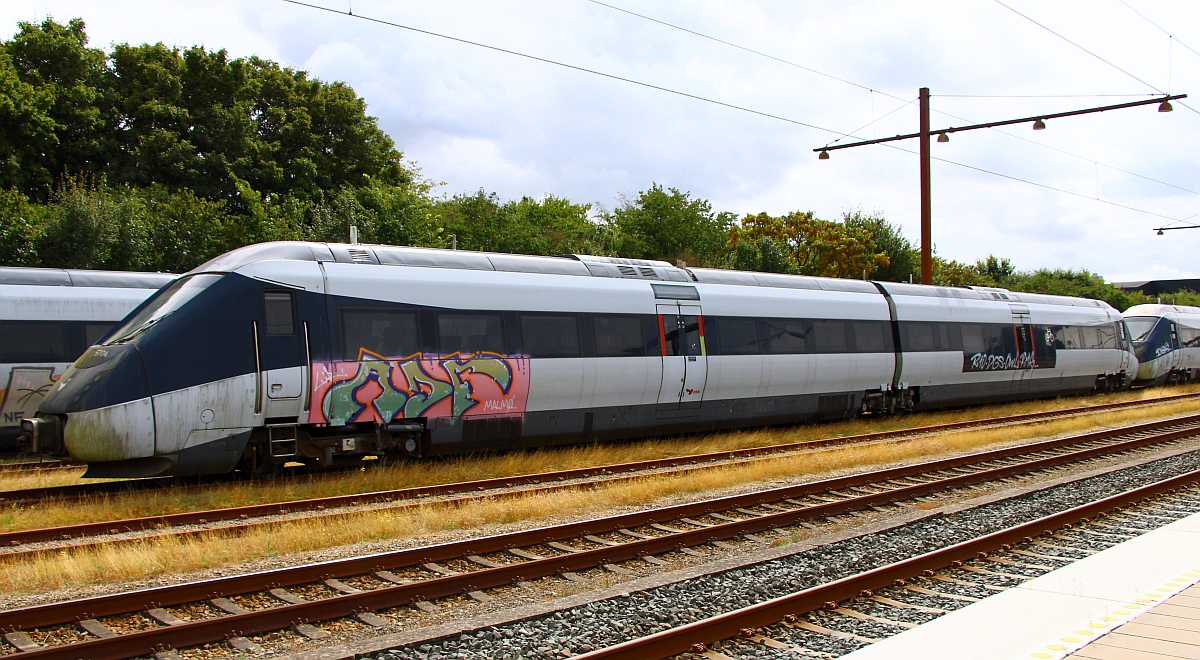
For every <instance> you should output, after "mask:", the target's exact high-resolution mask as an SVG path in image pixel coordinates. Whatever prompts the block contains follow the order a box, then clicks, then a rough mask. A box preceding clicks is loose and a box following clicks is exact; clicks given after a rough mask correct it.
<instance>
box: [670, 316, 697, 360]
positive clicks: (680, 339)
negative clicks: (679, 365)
mask: <svg viewBox="0 0 1200 660" xmlns="http://www.w3.org/2000/svg"><path fill="white" fill-rule="evenodd" d="M661 318H662V324H663V325H662V330H663V339H664V340H666V342H667V343H666V350H665V351H664V352H663V354H664V355H700V353H701V351H700V317H699V316H683V315H676V314H663V315H662V317H661Z"/></svg>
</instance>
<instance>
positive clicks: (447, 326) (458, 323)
mask: <svg viewBox="0 0 1200 660" xmlns="http://www.w3.org/2000/svg"><path fill="white" fill-rule="evenodd" d="M576 341H578V340H576ZM438 347H439V350H441V352H442V355H451V354H453V353H458V354H460V355H470V354H472V353H479V352H481V351H484V352H488V353H497V354H502V353H504V330H503V326H502V324H501V322H500V315H499V314H492V313H486V312H484V313H481V312H439V313H438ZM525 350H526V351H528V350H529V347H528V346H527V347H526V348H525Z"/></svg>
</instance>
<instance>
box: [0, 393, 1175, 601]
mask: <svg viewBox="0 0 1200 660" xmlns="http://www.w3.org/2000/svg"><path fill="white" fill-rule="evenodd" d="M1195 409H1196V404H1195V403H1193V402H1184V403H1175V404H1164V405H1163V406H1156V407H1154V409H1153V410H1146V409H1136V410H1125V411H1116V412H1111V413H1106V414H1104V415H1103V421H1104V423H1105V424H1128V423H1133V422H1136V421H1140V420H1143V419H1147V418H1148V417H1166V416H1172V415H1180V414H1188V413H1192V412H1194V411H1195ZM1098 421H1100V420H1099V419H1097V418H1094V417H1093V418H1072V419H1063V420H1055V421H1048V422H1042V423H1035V424H1025V425H1020V426H1010V427H1004V428H998V429H987V430H974V431H960V432H954V433H946V434H939V435H936V436H930V437H924V438H919V439H914V440H910V441H905V442H895V441H883V442H877V443H871V444H863V445H851V446H846V447H833V448H827V449H821V450H813V451H808V452H803V453H796V454H791V455H786V456H778V457H772V458H767V459H760V460H754V461H748V462H743V463H737V464H730V465H724V466H718V467H713V468H710V469H705V470H699V471H695V472H690V473H687V474H671V473H664V474H661V475H654V476H647V477H644V478H641V479H636V480H632V481H623V482H620V483H614V484H611V485H607V486H601V487H598V488H595V489H579V490H574V489H572V490H563V491H557V492H553V493H535V494H528V495H519V496H511V497H496V498H489V499H479V500H473V501H468V502H464V503H449V502H436V501H434V502H429V503H427V504H425V505H423V506H420V507H414V508H403V509H393V510H387V509H383V510H372V511H364V512H361V513H356V514H353V515H348V516H341V517H335V518H323V519H322V518H315V519H300V520H296V521H287V522H281V523H280V524H278V525H273V526H271V527H269V528H260V529H256V530H252V531H250V532H248V533H246V534H244V535H232V534H229V533H222V532H220V531H214V532H212V533H211V534H208V535H204V536H201V537H194V538H190V539H179V538H172V537H165V538H158V539H153V540H149V541H146V542H144V543H140V544H133V545H122V546H119V547H107V548H105V547H101V548H96V549H91V550H83V551H79V552H65V551H64V552H61V553H59V554H56V555H48V556H43V557H40V558H37V559H34V560H32V561H26V562H3V561H0V568H2V570H0V591H3V592H6V593H12V594H18V593H30V592H35V591H41V590H48V589H58V588H62V587H65V586H69V585H83V584H97V583H108V582H122V581H127V580H135V579H144V578H147V577H152V576H156V575H162V574H170V573H180V572H187V571H195V570H202V569H209V568H216V567H221V566H228V565H233V564H238V563H241V562H245V561H250V560H254V559H258V558H263V557H271V556H276V555H281V554H291V553H299V552H306V551H311V550H319V549H324V548H329V547H335V546H342V545H347V544H353V543H360V542H365V541H377V540H383V539H400V538H407V539H415V538H420V537H421V536H423V535H428V534H433V533H437V532H444V531H448V530H460V529H474V528H481V527H485V526H489V525H498V524H508V523H533V522H543V521H548V520H551V519H555V518H562V517H564V516H569V517H584V516H590V515H597V514H600V513H602V512H607V511H610V510H612V509H614V508H618V507H625V506H637V505H653V504H656V503H661V502H662V501H663V500H665V499H668V498H671V497H677V496H687V495H694V494H698V493H706V492H712V491H718V490H721V489H728V488H733V487H738V486H745V485H747V484H755V483H761V482H764V481H771V480H779V479H785V478H794V477H797V476H805V475H808V476H821V475H827V474H829V473H832V472H837V471H839V470H845V469H847V468H859V467H861V468H870V467H877V466H880V465H884V464H889V463H894V462H897V461H909V460H915V459H930V458H936V457H939V456H945V455H948V454H954V453H959V452H965V451H972V450H979V449H984V448H988V447H994V446H996V445H1000V444H1005V443H1010V442H1014V441H1020V440H1024V439H1028V438H1033V437H1043V436H1047V435H1057V434H1064V433H1074V432H1078V431H1080V430H1083V429H1088V428H1093V427H1094V426H1096V423H1097V422H1098ZM764 433H765V432H764ZM773 437H774V436H773Z"/></svg>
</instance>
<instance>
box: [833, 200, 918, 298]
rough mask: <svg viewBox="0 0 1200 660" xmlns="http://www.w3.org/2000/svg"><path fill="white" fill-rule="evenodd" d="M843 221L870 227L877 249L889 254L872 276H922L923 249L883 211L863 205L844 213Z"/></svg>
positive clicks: (893, 279) (895, 278) (898, 278)
mask: <svg viewBox="0 0 1200 660" xmlns="http://www.w3.org/2000/svg"><path fill="white" fill-rule="evenodd" d="M842 224H844V225H846V226H847V227H850V228H852V229H860V230H863V231H866V232H867V233H868V234H870V236H871V242H872V243H873V244H874V245H875V247H874V250H875V251H876V252H878V253H879V254H882V255H884V256H886V257H887V263H886V264H883V265H880V264H878V263H877V264H876V266H875V269H874V271H873V272H872V273H871V277H872V278H873V279H877V280H883V281H885V282H907V281H908V280H909V276H910V275H911V276H913V277H914V279H915V280H919V279H920V277H921V251H920V250H918V249H917V248H916V247H915V246H914V245H913V244H912V242H911V241H909V240H908V239H907V238H905V237H904V235H903V234H901V233H900V228H899V227H896V226H895V225H893V224H892V223H890V222H888V221H887V219H886V218H884V216H883V213H882V212H879V211H873V212H871V213H868V214H864V213H863V212H862V209H861V208H859V209H855V210H854V211H847V212H844V213H842Z"/></svg>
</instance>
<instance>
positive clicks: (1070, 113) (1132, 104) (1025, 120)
mask: <svg viewBox="0 0 1200 660" xmlns="http://www.w3.org/2000/svg"><path fill="white" fill-rule="evenodd" d="M1186 98H1187V94H1174V95H1167V96H1156V97H1154V98H1152V99H1146V100H1144V101H1130V102H1129V103H1118V104H1116V105H1106V106H1101V107H1099V108H1088V109H1086V110H1071V111H1068V112H1054V113H1050V114H1045V115H1033V116H1031V117H1022V118H1021V119H1005V120H1003V121H992V122H987V123H986V124H972V125H970V126H953V127H950V128H942V129H937V130H931V131H929V132H928V133H927V134H925V135H937V134H940V133H958V132H961V131H973V130H976V129H980V128H995V127H997V126H1009V125H1011V124H1025V123H1028V122H1031V121H1039V120H1041V121H1045V120H1047V119H1058V118H1059V117H1074V116H1076V115H1088V114H1092V113H1096V112H1106V111H1108V110H1121V109H1124V108H1134V107H1137V106H1140V105H1151V104H1154V103H1163V102H1166V101H1174V100H1176V99H1186ZM922 135H923V134H922V133H919V132H918V133H908V134H905V135H896V136H894V137H888V138H879V139H876V140H863V141H862V142H851V143H848V144H831V145H826V146H824V147H817V148H816V149H813V151H817V152H820V151H834V150H836V149H849V148H850V147H861V146H865V145H868V144H880V143H883V142H896V141H897V140H911V139H912V138H919V137H921V136H922Z"/></svg>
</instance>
